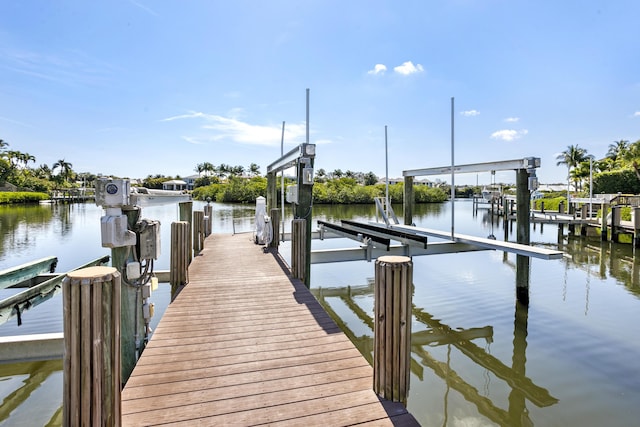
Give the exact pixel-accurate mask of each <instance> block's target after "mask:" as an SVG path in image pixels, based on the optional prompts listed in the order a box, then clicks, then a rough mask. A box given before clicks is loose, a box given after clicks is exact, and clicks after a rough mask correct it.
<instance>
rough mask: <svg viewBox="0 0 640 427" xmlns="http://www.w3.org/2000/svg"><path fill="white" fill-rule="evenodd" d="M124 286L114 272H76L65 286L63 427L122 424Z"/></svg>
mask: <svg viewBox="0 0 640 427" xmlns="http://www.w3.org/2000/svg"><path fill="white" fill-rule="evenodd" d="M120 286H121V276H120V273H119V272H118V270H117V269H116V268H113V267H88V268H84V269H80V270H76V271H73V272H71V273H69V274H68V275H67V277H66V278H65V279H64V280H63V282H62V291H63V315H64V317H63V319H64V320H63V322H64V325H63V328H64V347H65V351H64V386H63V389H64V390H63V425H65V426H79V425H102V426H119V425H120V424H121V418H122V413H121V410H120V390H121V383H120V376H121V373H120V370H121V367H120V296H121V293H120Z"/></svg>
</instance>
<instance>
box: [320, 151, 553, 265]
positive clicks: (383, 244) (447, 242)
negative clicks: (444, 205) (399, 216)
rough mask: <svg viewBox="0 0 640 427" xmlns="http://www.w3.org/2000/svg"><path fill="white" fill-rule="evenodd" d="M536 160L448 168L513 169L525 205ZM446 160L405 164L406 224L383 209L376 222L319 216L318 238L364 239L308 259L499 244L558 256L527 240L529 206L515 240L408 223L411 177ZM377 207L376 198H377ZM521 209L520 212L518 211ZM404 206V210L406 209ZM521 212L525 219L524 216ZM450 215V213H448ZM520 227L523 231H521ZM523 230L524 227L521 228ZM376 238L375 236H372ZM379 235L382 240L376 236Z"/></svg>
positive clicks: (420, 252) (548, 256)
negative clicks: (337, 221)
mask: <svg viewBox="0 0 640 427" xmlns="http://www.w3.org/2000/svg"><path fill="white" fill-rule="evenodd" d="M539 166H540V159H539V158H535V157H526V158H524V159H515V160H506V161H498V162H488V163H476V164H468V165H458V166H454V167H453V170H454V171H455V172H459V173H471V172H483V171H484V172H486V171H494V170H515V171H516V172H517V173H518V198H519V199H523V200H521V203H518V207H520V206H525V207H528V206H529V201H528V199H529V194H530V193H529V192H530V191H532V189H535V188H536V187H537V178H536V174H535V168H537V167H539ZM451 169H452V168H451V166H445V167H438V168H426V169H414V170H406V171H404V172H403V176H404V177H405V200H404V211H405V215H404V220H405V225H401V224H397V223H394V222H393V221H389V220H388V219H387V217H386V216H385V215H384V214H385V212H379V213H382V214H383V218H384V220H385V222H384V223H381V222H368V223H361V222H356V221H347V220H342V221H341V224H340V225H337V224H330V223H327V222H325V221H318V225H319V229H320V233H319V234H320V238H321V239H323V238H324V237H325V233H326V232H331V233H334V234H337V235H340V236H342V237H347V238H350V239H353V240H356V241H359V242H361V243H363V245H362V246H361V248H360V249H355V250H353V249H333V250H321V251H313V252H312V253H311V262H312V263H325V262H339V261H354V260H367V261H371V260H372V259H375V258H377V257H378V256H382V255H405V256H413V255H432V254H439V253H455V252H468V251H473V250H501V251H504V252H509V253H515V254H517V255H521V256H525V257H528V258H539V259H544V260H551V259H561V258H562V256H563V252H562V251H557V250H551V249H545V248H539V247H533V246H530V245H529V232H528V229H529V212H528V209H518V212H520V215H519V216H518V220H519V222H521V221H522V222H525V223H526V224H524V225H523V226H520V225H519V227H518V230H519V233H518V243H514V242H505V241H497V240H494V239H491V238H482V237H476V236H469V235H464V234H460V233H455V231H454V230H453V224H452V232H451V233H447V232H444V231H439V230H432V229H428V228H422V227H416V226H413V225H410V224H412V218H411V214H410V212H411V210H412V209H411V208H412V205H413V177H416V176H423V175H442V174H447V173H450V172H451ZM376 206H377V208H378V210H380V209H381V207H380V206H381V204H379V203H377V204H376ZM525 210H526V211H527V212H524V215H522V213H523V212H522V211H525ZM407 212H409V216H408V215H407ZM523 218H524V219H523ZM452 219H453V218H452ZM521 230H522V231H521ZM524 231H526V232H524ZM429 237H432V238H436V239H438V240H440V241H439V242H433V243H432V242H430V243H429V244H428V245H427V238H429ZM376 239H378V240H376ZM380 239H383V240H380ZM391 240H393V241H397V242H399V243H400V244H399V245H392V244H390V243H387V241H391Z"/></svg>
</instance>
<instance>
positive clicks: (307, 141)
mask: <svg viewBox="0 0 640 427" xmlns="http://www.w3.org/2000/svg"><path fill="white" fill-rule="evenodd" d="M306 143H307V144H308V143H309V88H307V140H306Z"/></svg>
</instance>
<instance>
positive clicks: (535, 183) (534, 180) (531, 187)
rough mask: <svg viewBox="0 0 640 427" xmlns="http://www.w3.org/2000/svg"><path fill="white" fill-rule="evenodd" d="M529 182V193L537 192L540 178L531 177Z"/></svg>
mask: <svg viewBox="0 0 640 427" xmlns="http://www.w3.org/2000/svg"><path fill="white" fill-rule="evenodd" d="M528 181H529V182H528V184H529V191H535V190H537V189H538V177H536V176H530V177H529V180H528Z"/></svg>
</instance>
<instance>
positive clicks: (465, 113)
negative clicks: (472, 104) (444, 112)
mask: <svg viewBox="0 0 640 427" xmlns="http://www.w3.org/2000/svg"><path fill="white" fill-rule="evenodd" d="M460 114H462V115H463V116H465V117H474V116H478V115H480V111H478V110H467V111H462V112H460Z"/></svg>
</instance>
